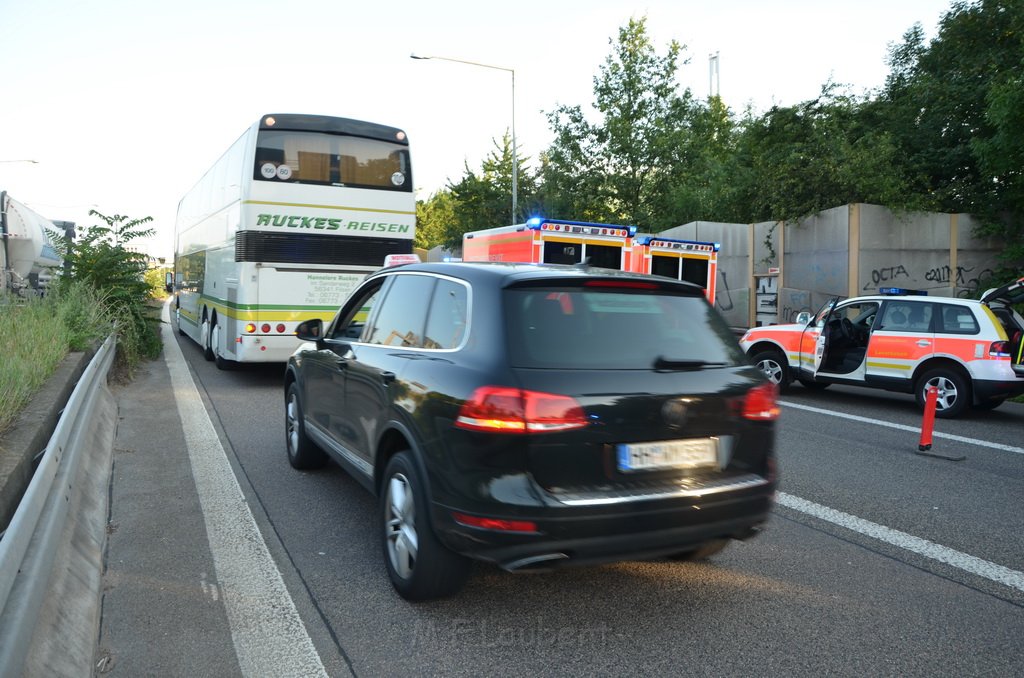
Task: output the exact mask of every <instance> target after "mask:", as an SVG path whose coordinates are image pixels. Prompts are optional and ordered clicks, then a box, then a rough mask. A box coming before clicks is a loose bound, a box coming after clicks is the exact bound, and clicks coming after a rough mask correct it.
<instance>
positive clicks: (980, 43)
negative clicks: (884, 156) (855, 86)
mask: <svg viewBox="0 0 1024 678" xmlns="http://www.w3.org/2000/svg"><path fill="white" fill-rule="evenodd" d="M889 60H890V66H891V73H890V75H889V78H888V79H887V81H886V84H885V87H884V88H883V90H882V92H881V93H880V95H879V97H878V100H877V102H876V108H877V110H876V111H875V117H874V119H875V121H876V123H877V125H878V126H879V127H880V128H882V129H884V130H886V131H888V132H889V133H890V134H891V135H892V138H893V139H894V140H895V143H896V144H897V147H898V149H899V153H900V156H901V157H902V158H904V159H905V160H904V165H905V170H904V171H905V175H906V177H907V179H908V182H909V183H910V185H911V191H912V193H914V194H916V195H917V196H919V197H921V198H922V199H924V200H926V201H927V202H928V203H929V205H930V206H932V207H933V208H934V209H940V210H944V211H951V212H969V213H972V214H974V215H975V216H977V217H978V218H979V219H980V220H981V222H982V229H981V230H982V233H983V234H987V235H994V236H997V237H999V238H1001V239H1002V240H1003V241H1004V242H1005V249H1004V258H1005V260H1006V262H1007V264H1011V263H1012V262H1019V261H1021V260H1022V259H1024V227H1022V223H1024V195H1022V194H1024V176H1022V170H1021V168H1022V166H1024V165H1022V162H1021V160H1022V149H1021V145H1022V143H1024V142H1022V141H1021V139H1024V116H1022V114H1021V104H1022V103H1024V95H1022V94H1021V92H1022V82H1021V75H1020V74H1021V70H1022V68H1024V3H1021V2H1019V0H978V1H976V2H965V1H958V2H955V3H953V5H952V6H951V8H950V10H949V11H948V12H947V13H946V14H945V15H944V16H943V18H942V19H941V21H940V22H939V31H938V35H937V36H936V37H935V38H934V39H933V40H932V41H931V42H930V43H929V44H927V45H926V44H925V41H924V35H923V31H922V30H921V28H920V26H914V27H912V28H911V29H910V30H908V31H907V32H906V34H905V35H904V37H903V42H902V43H901V44H899V45H896V46H894V47H893V48H892V49H891V50H890V55H889Z"/></svg>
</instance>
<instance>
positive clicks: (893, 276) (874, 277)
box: [864, 264, 910, 292]
mask: <svg viewBox="0 0 1024 678" xmlns="http://www.w3.org/2000/svg"><path fill="white" fill-rule="evenodd" d="M909 277H910V274H909V273H908V272H907V269H906V267H904V266H903V264H897V265H896V266H885V267H883V268H876V269H875V270H873V271H871V282H869V283H868V284H866V285H864V291H865V292H866V291H868V290H877V289H878V286H879V285H880V284H882V283H892V282H895V281H896V280H898V279H900V278H909Z"/></svg>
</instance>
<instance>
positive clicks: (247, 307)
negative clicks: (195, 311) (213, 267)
mask: <svg viewBox="0 0 1024 678" xmlns="http://www.w3.org/2000/svg"><path fill="white" fill-rule="evenodd" d="M203 302H207V303H208V304H210V305H217V306H224V307H225V308H233V309H236V310H238V311H261V310H262V311H337V310H338V309H339V308H341V302H339V303H337V304H334V305H332V306H296V305H295V304H239V303H238V302H235V301H228V300H227V299H221V298H219V297H211V296H207V295H203V296H201V297H199V303H200V304H202V303H203Z"/></svg>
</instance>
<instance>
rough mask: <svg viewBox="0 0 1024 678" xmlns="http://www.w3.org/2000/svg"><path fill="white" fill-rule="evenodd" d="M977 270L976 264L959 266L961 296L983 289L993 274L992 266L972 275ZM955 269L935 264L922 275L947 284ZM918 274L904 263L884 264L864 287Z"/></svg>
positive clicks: (866, 290) (876, 286) (957, 285)
mask: <svg viewBox="0 0 1024 678" xmlns="http://www.w3.org/2000/svg"><path fill="white" fill-rule="evenodd" d="M976 270H977V267H976V266H957V267H956V272H955V275H956V284H955V287H957V288H961V289H959V291H958V292H957V296H959V297H968V296H971V295H972V294H973V293H974V292H977V291H978V290H979V289H981V287H982V285H983V284H984V281H985V280H986V279H989V278H991V277H992V275H993V271H992V269H990V268H986V269H982V270H981V271H978V273H977V275H973V276H972V275H971V274H972V273H974V272H975V271H976ZM953 275H954V271H953V269H952V267H950V266H948V265H947V266H935V267H933V268H930V269H928V270H927V271H925V273H924V275H923V276H922V277H923V278H924V279H925V280H927V281H928V282H931V283H936V284H937V285H938V286H947V285H949V283H950V282H951V281H952V280H953ZM918 279H919V278H918V277H917V276H914V275H911V273H910V272H909V271H908V270H907V268H906V266H904V265H903V264H896V265H895V266H882V267H880V268H876V269H874V270H872V271H871V281H870V282H869V283H867V284H866V285H864V287H863V288H862V289H863V291H865V292H870V291H874V290H877V289H878V288H879V287H884V286H887V285H894V284H896V283H898V282H900V281H901V280H918ZM883 283H884V284H883Z"/></svg>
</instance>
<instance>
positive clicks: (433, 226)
mask: <svg viewBox="0 0 1024 678" xmlns="http://www.w3.org/2000/svg"><path fill="white" fill-rule="evenodd" d="M454 223H455V196H453V195H452V192H451V191H450V190H449V189H447V188H445V189H441V190H440V191H437V192H436V193H434V194H433V195H431V196H430V197H429V198H428V199H426V200H417V201H416V240H415V245H416V247H422V248H423V249H425V250H429V249H433V248H434V247H438V246H439V245H443V244H444V243H445V241H446V239H447V237H448V235H447V234H448V231H449V230H450V229H451V228H452V226H453V224H454Z"/></svg>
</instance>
